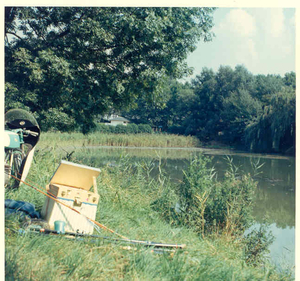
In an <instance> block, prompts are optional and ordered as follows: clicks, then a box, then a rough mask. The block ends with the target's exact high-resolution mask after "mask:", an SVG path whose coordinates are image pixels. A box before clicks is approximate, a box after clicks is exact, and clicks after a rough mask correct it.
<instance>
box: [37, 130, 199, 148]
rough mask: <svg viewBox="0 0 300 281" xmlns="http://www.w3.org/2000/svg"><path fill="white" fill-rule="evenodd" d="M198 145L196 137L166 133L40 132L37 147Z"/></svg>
mask: <svg viewBox="0 0 300 281" xmlns="http://www.w3.org/2000/svg"><path fill="white" fill-rule="evenodd" d="M58 143H59V145H60V146H70V145H74V146H100V145H102V146H129V147H199V146H200V142H199V140H198V139H197V138H196V137H192V136H179V135H168V134H132V135H125V134H105V133H97V132H95V133H90V134H87V135H83V134H82V133H58V132H56V133H51V132H47V133H42V134H41V141H40V143H39V147H41V148H43V147H47V146H54V145H56V144H58Z"/></svg>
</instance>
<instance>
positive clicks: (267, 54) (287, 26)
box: [186, 8, 296, 80]
mask: <svg viewBox="0 0 300 281" xmlns="http://www.w3.org/2000/svg"><path fill="white" fill-rule="evenodd" d="M295 12H296V10H295V8H218V9H217V10H216V11H215V12H214V14H213V18H214V27H213V29H212V31H213V32H214V34H215V37H214V38H213V40H212V41H211V42H203V41H200V42H199V43H198V45H197V49H196V50H195V51H194V52H193V53H191V54H190V55H189V56H188V58H187V63H188V66H190V67H193V68H194V73H193V76H192V77H191V78H194V77H195V76H196V75H200V73H201V71H202V69H203V67H208V68H211V69H213V71H214V72H217V71H218V69H219V67H220V66H221V65H223V66H230V67H231V68H233V69H234V68H235V67H236V66H237V65H244V66H245V67H246V68H247V70H248V71H250V72H251V73H252V74H254V75H257V74H264V75H267V74H279V75H281V76H284V74H285V73H287V72H291V71H296V70H295V67H296V65H295V62H296V60H295V43H296V42H295ZM186 80H190V79H186Z"/></svg>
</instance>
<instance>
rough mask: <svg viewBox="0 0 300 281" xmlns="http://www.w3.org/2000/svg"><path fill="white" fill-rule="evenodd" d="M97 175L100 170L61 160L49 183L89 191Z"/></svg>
mask: <svg viewBox="0 0 300 281" xmlns="http://www.w3.org/2000/svg"><path fill="white" fill-rule="evenodd" d="M99 174H100V169H97V168H92V167H89V166H85V165H80V164H76V163H72V162H69V161H65V160H61V163H60V165H59V166H58V168H57V170H56V172H55V173H54V175H53V176H52V178H51V180H50V183H52V184H55V183H56V184H61V185H67V186H71V187H76V188H82V189H85V190H90V188H91V187H92V185H93V177H98V176H99Z"/></svg>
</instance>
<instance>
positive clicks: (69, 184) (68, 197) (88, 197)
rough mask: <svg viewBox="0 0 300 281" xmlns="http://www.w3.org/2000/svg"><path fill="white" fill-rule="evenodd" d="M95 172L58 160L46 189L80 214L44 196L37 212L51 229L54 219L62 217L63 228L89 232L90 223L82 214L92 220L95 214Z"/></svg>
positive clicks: (91, 225)
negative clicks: (92, 190)
mask: <svg viewBox="0 0 300 281" xmlns="http://www.w3.org/2000/svg"><path fill="white" fill-rule="evenodd" d="M99 174H100V169H96V168H92V167H88V166H84V165H79V164H75V163H72V162H68V161H64V160H62V161H61V163H60V165H59V167H58V168H57V170H56V172H55V173H54V175H53V177H52V179H51V180H50V183H49V185H47V187H46V189H47V193H48V195H51V196H53V197H54V198H55V199H56V200H58V201H59V202H62V203H64V204H66V205H68V206H70V207H72V208H73V209H75V210H77V211H78V212H80V214H78V213H77V212H75V211H74V210H71V209H70V208H68V207H66V206H64V205H63V204H60V203H57V202H56V201H54V200H53V199H51V198H49V197H46V200H45V203H44V206H43V209H42V212H41V213H42V217H43V218H44V220H46V221H47V222H48V224H49V226H50V228H51V229H54V222H55V221H57V220H62V221H64V222H65V223H66V225H65V231H69V232H79V233H87V234H92V233H93V230H94V225H93V223H92V222H90V220H89V219H87V218H86V217H88V218H90V219H92V220H95V218H96V212H97V206H98V202H99V195H98V194H97V184H96V177H97V176H98V175H99ZM92 186H94V192H91V191H89V190H90V189H91V187H92ZM85 216H86V217H85Z"/></svg>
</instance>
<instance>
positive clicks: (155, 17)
mask: <svg viewBox="0 0 300 281" xmlns="http://www.w3.org/2000/svg"><path fill="white" fill-rule="evenodd" d="M213 10H214V9H212V8H137V7H107V8H100V7H6V8H5V80H6V92H5V97H6V100H5V101H6V109H9V108H11V107H14V106H16V105H18V106H21V105H22V106H21V107H22V108H26V109H30V111H32V112H33V113H35V115H36V117H37V118H38V120H39V121H40V120H44V121H45V122H46V121H47V120H48V119H51V120H52V119H53V116H52V114H53V112H55V114H56V116H57V117H58V118H56V117H54V119H55V120H56V121H55V123H52V126H54V125H55V126H56V127H58V128H59V129H63V127H64V126H65V124H63V122H64V121H63V120H64V119H65V118H64V116H68V118H69V119H70V121H69V123H70V126H71V127H72V126H74V125H75V124H76V125H80V126H81V128H82V130H83V131H88V130H89V129H90V128H91V127H93V118H94V116H96V115H97V114H102V113H104V112H106V111H107V110H109V109H111V108H114V109H124V108H126V107H128V106H129V105H130V104H132V103H133V102H134V101H135V100H136V99H137V98H138V97H140V96H141V95H144V96H147V97H148V98H150V99H151V97H153V96H155V95H157V94H159V91H160V85H161V83H160V81H161V79H162V78H164V77H166V76H172V77H175V78H179V77H182V76H183V75H187V74H189V73H190V71H191V70H190V69H189V68H188V67H187V64H186V63H185V61H184V60H185V59H186V57H187V54H188V53H189V52H192V51H193V50H194V49H195V48H196V43H197V42H198V41H199V40H204V41H207V40H211V37H212V33H211V31H210V30H211V28H212V26H213V23H212V12H213ZM60 114H61V116H62V117H63V120H61V121H60V120H59V117H60ZM51 122H52V121H51ZM48 125H49V124H48Z"/></svg>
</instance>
